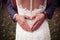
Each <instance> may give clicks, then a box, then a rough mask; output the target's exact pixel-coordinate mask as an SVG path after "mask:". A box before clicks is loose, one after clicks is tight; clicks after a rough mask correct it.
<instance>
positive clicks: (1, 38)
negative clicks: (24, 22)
mask: <svg viewBox="0 0 60 40" xmlns="http://www.w3.org/2000/svg"><path fill="white" fill-rule="evenodd" d="M6 2H7V0H0V40H15V34H16V32H15V31H16V27H15V23H14V22H13V21H12V20H11V18H10V16H9V14H8V12H7V9H6ZM59 3H60V0H57V6H56V8H55V11H54V15H53V17H52V19H48V22H49V26H50V27H49V28H50V33H51V40H60V4H59Z"/></svg>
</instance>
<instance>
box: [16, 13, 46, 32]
mask: <svg viewBox="0 0 60 40" xmlns="http://www.w3.org/2000/svg"><path fill="white" fill-rule="evenodd" d="M33 18H34V24H33V26H32V28H30V27H29V25H28V24H27V22H26V19H30V18H29V17H28V16H21V15H18V14H17V15H16V21H17V22H18V23H19V24H20V25H21V27H22V28H23V29H24V30H25V31H29V32H33V31H35V30H37V29H38V28H39V27H40V25H41V24H42V23H43V21H44V20H45V15H44V14H43V13H41V14H37V15H35V16H33V17H32V19H33Z"/></svg>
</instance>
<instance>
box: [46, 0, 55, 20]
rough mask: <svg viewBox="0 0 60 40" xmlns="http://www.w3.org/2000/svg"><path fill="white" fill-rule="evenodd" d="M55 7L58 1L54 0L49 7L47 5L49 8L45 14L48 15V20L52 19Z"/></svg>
mask: <svg viewBox="0 0 60 40" xmlns="http://www.w3.org/2000/svg"><path fill="white" fill-rule="evenodd" d="M55 7H56V0H52V1H51V3H50V4H49V5H47V8H46V10H45V14H46V16H47V18H48V19H51V18H52V15H53V13H54V10H55Z"/></svg>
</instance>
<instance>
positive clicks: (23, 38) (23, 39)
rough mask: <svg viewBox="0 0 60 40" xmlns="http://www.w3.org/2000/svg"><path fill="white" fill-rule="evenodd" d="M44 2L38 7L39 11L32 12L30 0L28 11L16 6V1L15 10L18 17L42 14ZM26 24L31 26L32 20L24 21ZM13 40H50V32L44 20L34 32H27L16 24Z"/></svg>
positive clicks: (44, 6) (44, 7)
mask: <svg viewBox="0 0 60 40" xmlns="http://www.w3.org/2000/svg"><path fill="white" fill-rule="evenodd" d="M46 2H47V0H45V2H44V5H40V6H39V9H34V10H32V0H30V10H28V9H27V8H23V7H22V5H18V1H17V0H16V4H17V9H18V13H19V15H27V16H30V17H31V16H33V15H35V14H37V13H40V12H43V11H44V10H45V9H46ZM26 21H27V23H28V24H29V25H30V26H32V24H33V21H34V20H26ZM15 40H50V30H49V25H48V22H47V20H46V19H45V20H44V22H43V23H42V25H41V26H40V28H39V29H37V30H36V31H34V32H27V31H25V30H23V29H22V28H21V26H20V25H19V24H18V23H17V24H16V39H15Z"/></svg>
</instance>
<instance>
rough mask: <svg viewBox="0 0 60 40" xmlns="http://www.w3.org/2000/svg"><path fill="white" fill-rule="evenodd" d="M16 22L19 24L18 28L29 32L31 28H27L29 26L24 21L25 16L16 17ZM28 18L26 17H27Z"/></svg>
mask: <svg viewBox="0 0 60 40" xmlns="http://www.w3.org/2000/svg"><path fill="white" fill-rule="evenodd" d="M15 18H16V21H17V22H18V23H19V24H20V26H21V27H22V28H23V29H24V30H26V31H31V28H30V27H29V25H28V24H27V23H26V20H25V18H26V17H25V16H22V15H18V14H17V15H16V17H15ZM27 18H28V17H27Z"/></svg>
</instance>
